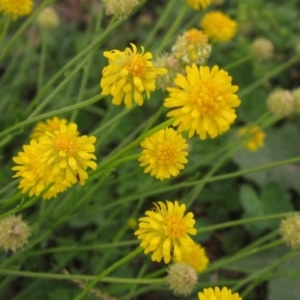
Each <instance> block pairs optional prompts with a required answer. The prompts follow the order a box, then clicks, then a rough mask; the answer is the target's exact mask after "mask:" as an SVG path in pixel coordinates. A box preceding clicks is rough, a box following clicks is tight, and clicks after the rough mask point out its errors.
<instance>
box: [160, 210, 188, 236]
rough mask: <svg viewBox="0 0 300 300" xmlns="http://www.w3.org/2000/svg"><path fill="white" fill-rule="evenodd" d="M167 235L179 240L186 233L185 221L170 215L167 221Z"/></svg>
mask: <svg viewBox="0 0 300 300" xmlns="http://www.w3.org/2000/svg"><path fill="white" fill-rule="evenodd" d="M165 225H166V235H167V236H169V237H172V238H178V237H180V236H182V235H184V234H185V233H186V226H185V223H184V219H183V218H182V217H180V216H177V215H172V214H171V215H169V216H167V217H166V219H165Z"/></svg>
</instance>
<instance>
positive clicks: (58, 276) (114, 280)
mask: <svg viewBox="0 0 300 300" xmlns="http://www.w3.org/2000/svg"><path fill="white" fill-rule="evenodd" d="M0 274H3V275H10V276H22V277H31V278H39V279H57V280H86V281H92V280H96V279H97V276H90V275H69V274H53V273H39V272H28V271H19V270H7V269H0ZM101 282H108V283H123V284H133V283H134V284H146V285H152V284H160V283H164V282H165V279H164V278H162V279H135V278H116V277H103V278H102V279H101Z"/></svg>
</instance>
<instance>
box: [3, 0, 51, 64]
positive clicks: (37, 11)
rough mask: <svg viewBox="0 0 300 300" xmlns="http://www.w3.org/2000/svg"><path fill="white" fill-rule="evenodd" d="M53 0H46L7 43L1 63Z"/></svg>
mask: <svg viewBox="0 0 300 300" xmlns="http://www.w3.org/2000/svg"><path fill="white" fill-rule="evenodd" d="M51 2H52V0H45V1H43V3H42V4H41V5H40V6H39V7H38V8H37V9H36V10H35V11H34V12H33V14H31V15H30V16H29V17H28V18H27V19H26V21H25V22H24V23H23V25H22V26H21V27H20V29H19V30H18V31H17V32H16V33H15V34H14V35H13V37H12V38H11V39H10V41H9V42H8V43H7V45H6V47H5V48H4V49H3V51H1V54H0V61H2V59H3V58H4V57H5V56H6V55H7V53H8V52H9V51H10V48H11V47H12V46H13V45H14V43H15V42H16V41H17V40H18V38H19V37H20V36H21V34H22V33H23V32H24V31H25V30H26V28H27V27H28V26H29V25H30V24H31V23H32V22H33V20H35V19H36V16H37V15H38V14H39V13H40V12H41V11H42V10H43V9H44V8H45V7H46V6H47V5H49V4H50V3H51Z"/></svg>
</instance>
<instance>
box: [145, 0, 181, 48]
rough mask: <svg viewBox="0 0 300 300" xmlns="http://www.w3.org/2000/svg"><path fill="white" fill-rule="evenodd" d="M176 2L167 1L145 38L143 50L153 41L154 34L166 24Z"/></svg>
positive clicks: (173, 0)
mask: <svg viewBox="0 0 300 300" xmlns="http://www.w3.org/2000/svg"><path fill="white" fill-rule="evenodd" d="M176 2H177V0H169V1H168V4H167V7H165V8H164V10H163V13H162V15H161V16H160V18H159V20H158V21H157V22H156V23H155V26H154V27H153V29H152V30H151V32H150V33H149V34H148V36H147V39H146V41H145V43H144V45H145V48H146V47H148V45H150V44H151V43H152V40H153V38H154V36H155V34H156V33H157V32H158V30H159V29H160V28H161V27H162V26H163V25H165V24H166V23H167V22H166V20H167V18H168V16H169V14H170V13H171V11H172V8H173V6H174V4H175V3H176Z"/></svg>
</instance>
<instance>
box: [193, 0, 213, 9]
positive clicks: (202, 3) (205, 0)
mask: <svg viewBox="0 0 300 300" xmlns="http://www.w3.org/2000/svg"><path fill="white" fill-rule="evenodd" d="M187 3H188V4H189V5H190V6H191V7H192V8H193V9H196V10H199V9H200V8H201V7H202V8H205V7H207V6H208V5H210V4H211V0H187Z"/></svg>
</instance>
